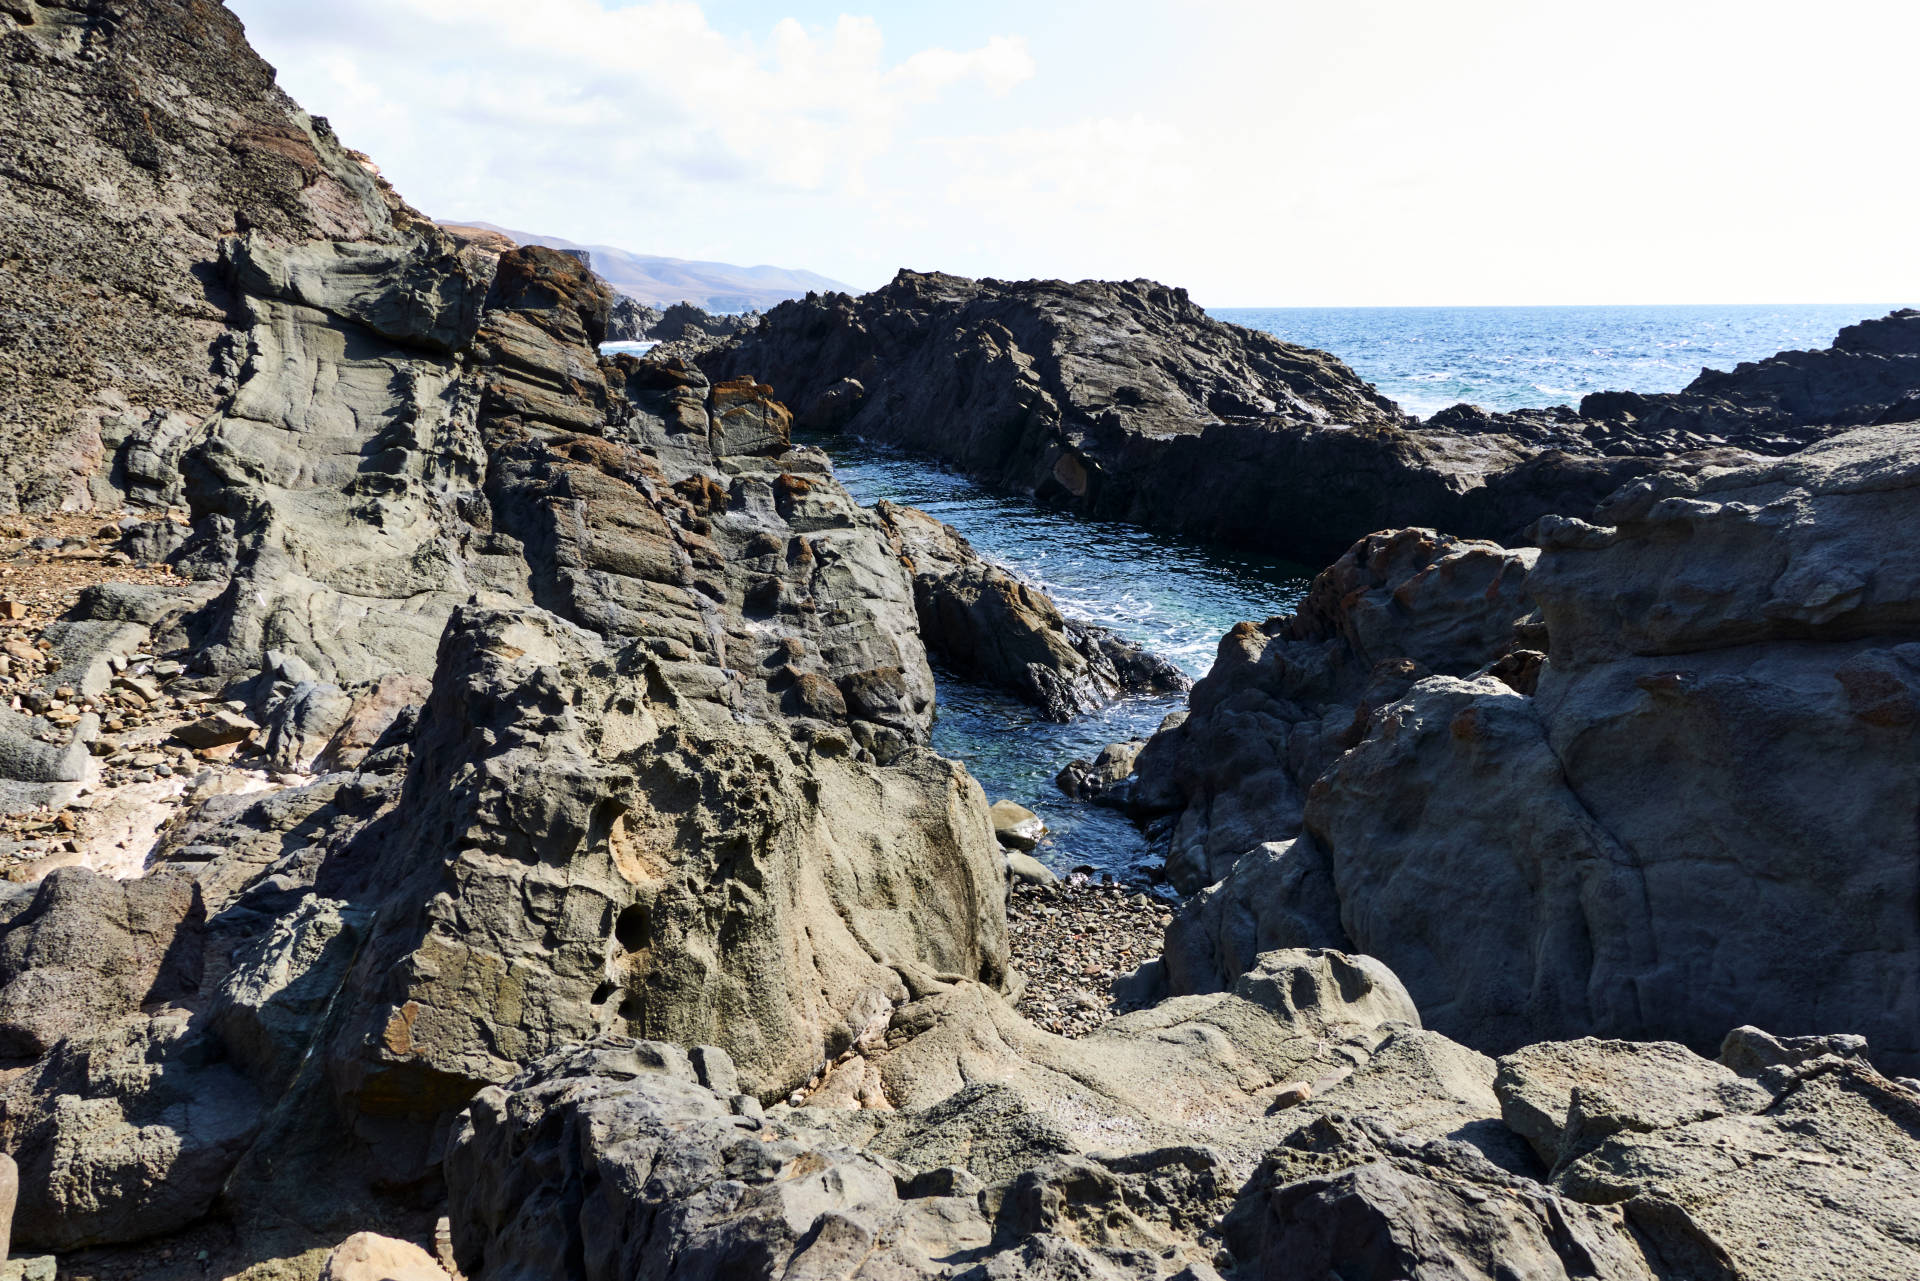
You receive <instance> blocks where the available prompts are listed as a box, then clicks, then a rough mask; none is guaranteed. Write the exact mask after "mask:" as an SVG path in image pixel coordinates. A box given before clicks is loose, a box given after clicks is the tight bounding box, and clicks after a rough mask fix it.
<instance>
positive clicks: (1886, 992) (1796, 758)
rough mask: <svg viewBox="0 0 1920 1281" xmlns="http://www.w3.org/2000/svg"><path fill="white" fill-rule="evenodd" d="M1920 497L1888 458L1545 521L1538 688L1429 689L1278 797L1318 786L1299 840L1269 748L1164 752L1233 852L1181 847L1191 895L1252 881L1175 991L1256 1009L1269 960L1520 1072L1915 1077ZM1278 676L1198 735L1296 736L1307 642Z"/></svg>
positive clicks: (1201, 915)
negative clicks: (1837, 1040)
mask: <svg viewBox="0 0 1920 1281" xmlns="http://www.w3.org/2000/svg"><path fill="white" fill-rule="evenodd" d="M1917 484H1920V437H1916V436H1915V435H1914V434H1913V432H1912V431H1911V430H1910V429H1907V428H1904V427H1900V426H1887V427H1877V428H1860V429H1856V430H1854V431H1851V432H1848V433H1844V434H1842V435H1839V436H1836V437H1833V438H1831V439H1829V440H1827V441H1824V442H1822V443H1820V444H1817V445H1814V446H1812V447H1810V448H1808V449H1807V450H1805V451H1803V452H1802V453H1800V454H1797V455H1794V456H1792V457H1790V458H1787V459H1783V460H1779V461H1775V462H1769V463H1766V464H1762V465H1756V466H1753V467H1749V468H1746V469H1741V470H1734V471H1723V472H1718V473H1703V474H1697V475H1693V476H1686V475H1671V476H1661V477H1656V478H1652V479H1649V480H1647V481H1644V482H1639V483H1636V484H1635V485H1632V486H1629V487H1627V488H1625V489H1623V490H1622V491H1621V492H1620V493H1619V494H1618V495H1617V496H1615V498H1614V499H1612V500H1611V502H1610V503H1609V505H1608V506H1607V507H1606V508H1605V509H1603V511H1602V513H1601V514H1602V516H1603V517H1604V518H1605V519H1606V520H1607V521H1608V522H1609V523H1608V524H1607V525H1604V526H1596V525H1590V524H1587V523H1585V522H1582V521H1577V520H1556V521H1550V522H1544V523H1543V526H1542V529H1541V543H1542V545H1543V546H1542V550H1541V552H1540V553H1539V560H1538V563H1537V564H1535V565H1534V566H1533V567H1532V568H1531V570H1528V571H1526V572H1525V573H1524V575H1522V574H1521V573H1520V572H1519V570H1520V569H1521V568H1523V565H1522V563H1520V562H1516V572H1515V579H1514V586H1515V588H1516V589H1517V591H1518V592H1523V593H1524V596H1525V597H1527V598H1531V601H1532V602H1533V604H1534V605H1536V606H1537V608H1538V610H1539V624H1540V627H1541V629H1542V630H1543V631H1544V635H1545V639H1546V659H1545V662H1544V664H1539V665H1538V666H1537V670H1535V671H1533V672H1532V674H1531V675H1530V677H1529V680H1528V681H1521V682H1515V681H1514V680H1513V679H1512V677H1513V673H1512V671H1511V670H1510V668H1511V666H1513V665H1514V664H1516V662H1517V661H1518V658H1519V656H1518V655H1517V654H1509V655H1508V656H1507V657H1506V658H1504V659H1502V660H1500V662H1499V663H1496V664H1494V665H1493V666H1490V667H1488V668H1487V669H1485V670H1484V671H1482V672H1480V673H1476V674H1470V675H1465V676H1461V675H1433V676H1427V677H1425V678H1423V679H1418V680H1415V681H1412V682H1411V683H1409V684H1408V685H1407V686H1406V687H1405V688H1404V689H1402V690H1401V691H1400V693H1399V694H1398V695H1394V694H1393V693H1392V692H1391V691H1389V695H1388V697H1387V698H1386V699H1384V700H1383V701H1380V702H1374V703H1367V704H1365V706H1364V707H1363V712H1364V714H1365V715H1364V720H1363V721H1359V722H1355V723H1354V724H1353V725H1352V726H1351V728H1350V730H1349V733H1348V738H1347V741H1346V742H1345V743H1343V744H1339V746H1341V747H1343V748H1344V749H1345V750H1344V752H1335V753H1332V754H1331V755H1329V756H1328V757H1327V758H1326V759H1325V763H1324V764H1322V763H1320V762H1318V761H1311V760H1310V761H1308V762H1307V770H1311V771H1314V772H1313V773H1311V774H1309V773H1307V771H1306V770H1303V771H1299V772H1296V773H1294V774H1292V775H1287V774H1286V772H1285V771H1284V770H1280V769H1278V767H1276V766H1273V765H1266V766H1265V768H1266V769H1268V770H1269V771H1271V772H1273V773H1274V775H1275V776H1276V777H1292V778H1294V779H1295V780H1301V779H1307V780H1310V785H1309V786H1308V787H1307V792H1306V800H1305V804H1304V806H1303V807H1302V808H1301V810H1300V812H1299V817H1298V819H1297V820H1296V818H1295V812H1294V810H1293V809H1292V808H1291V807H1290V806H1285V807H1283V806H1270V807H1267V808H1264V809H1262V808H1259V807H1257V806H1251V805H1248V804H1246V803H1244V802H1243V801H1242V800H1241V798H1249V799H1255V800H1257V798H1258V796H1259V790H1258V789H1255V788H1250V787H1246V786H1244V785H1243V784H1242V781H1241V780H1242V779H1243V778H1244V777H1245V776H1247V774H1248V773H1249V771H1244V770H1240V769H1239V768H1238V765H1239V756H1240V754H1242V753H1244V751H1245V750H1247V749H1245V748H1244V747H1239V746H1236V747H1235V748H1234V749H1233V751H1232V752H1231V753H1228V754H1222V755H1219V756H1218V758H1217V759H1212V758H1209V757H1208V755H1207V754H1206V752H1205V750H1204V748H1201V749H1196V748H1195V747H1194V745H1193V740H1192V731H1191V729H1189V728H1188V727H1182V729H1180V730H1178V731H1174V732H1173V733H1172V734H1169V735H1163V736H1162V738H1163V739H1165V740H1166V741H1165V742H1164V743H1162V744H1161V745H1160V747H1159V748H1158V749H1156V747H1155V746H1153V745H1150V746H1149V747H1148V749H1147V751H1146V752H1145V753H1143V755H1142V762H1141V769H1142V775H1143V777H1142V785H1141V791H1142V792H1143V793H1145V792H1151V791H1152V790H1153V788H1154V787H1156V786H1162V787H1165V788H1166V795H1167V796H1169V797H1171V798H1172V803H1174V804H1181V803H1185V802H1186V801H1187V798H1191V802H1190V803H1189V806H1188V808H1187V809H1186V810H1185V811H1183V812H1184V813H1185V814H1187V815H1190V816H1192V817H1186V818H1183V819H1182V824H1183V826H1184V828H1185V829H1186V830H1188V831H1192V830H1196V829H1198V828H1199V827H1200V826H1201V824H1202V822H1203V821H1204V830H1205V832H1206V833H1208V834H1209V835H1210V836H1211V837H1212V838H1213V839H1214V844H1213V845H1212V846H1211V847H1207V846H1206V845H1205V844H1204V842H1203V844H1202V846H1201V849H1202V851H1203V852H1204V853H1205V855H1206V858H1207V861H1206V863H1205V864H1204V866H1202V865H1201V864H1200V862H1199V860H1198V859H1197V858H1195V857H1194V856H1193V855H1192V854H1191V853H1188V852H1186V851H1187V850H1188V849H1189V848H1190V847H1189V846H1187V845H1181V846H1177V847H1176V850H1175V856H1176V858H1177V859H1179V860H1181V861H1180V862H1179V863H1178V864H1177V865H1178V866H1183V867H1187V866H1190V867H1192V868H1193V871H1192V873H1191V875H1192V876H1193V877H1194V879H1196V880H1197V879H1198V878H1199V877H1200V876H1205V875H1214V876H1220V875H1223V874H1224V878H1225V879H1224V880H1223V881H1222V883H1221V884H1220V885H1218V886H1216V887H1215V888H1214V889H1212V890H1210V891H1209V892H1208V894H1207V895H1205V896H1203V898H1202V899H1200V900H1198V901H1197V902H1196V903H1195V904H1194V905H1193V906H1191V907H1190V908H1189V909H1188V910H1187V914H1186V915H1185V916H1184V918H1183V920H1182V921H1181V922H1178V923H1176V925H1175V927H1174V929H1173V930H1172V931H1171V932H1170V936H1169V957H1168V972H1169V974H1170V975H1172V976H1174V983H1175V986H1174V989H1173V990H1176V991H1178V990H1206V989H1208V988H1209V987H1212V986H1216V985H1218V984H1219V983H1221V982H1224V981H1227V980H1229V979H1230V978H1231V976H1232V973H1233V964H1234V961H1235V958H1238V957H1241V956H1244V955H1245V954H1246V952H1247V950H1248V948H1249V947H1253V946H1273V945H1279V944H1293V945H1298V944H1301V943H1314V944H1319V945H1339V946H1345V947H1349V948H1354V949H1358V950H1361V951H1365V952H1367V953H1369V954H1372V955H1377V956H1380V957H1381V958H1383V959H1385V960H1386V961H1387V962H1388V963H1389V964H1391V965H1392V966H1394V968H1395V969H1396V971H1397V972H1399V973H1401V974H1402V975H1404V976H1407V978H1408V984H1409V987H1410V990H1412V992H1413V994H1414V996H1415V998H1416V999H1417V1000H1419V1001H1420V1002H1421V1004H1422V1009H1423V1010H1424V1011H1425V1012H1426V1015H1427V1017H1428V1019H1429V1021H1430V1022H1431V1023H1432V1024H1433V1025H1434V1026H1435V1027H1437V1028H1439V1029H1441V1030H1442V1031H1445V1032H1447V1033H1448V1034H1450V1035H1455V1036H1458V1037H1460V1038H1461V1039H1463V1040H1466V1041H1468V1042H1469V1043H1471V1044H1474V1045H1477V1046H1481V1047H1483V1048H1487V1049H1491V1050H1505V1049H1509V1048H1512V1047H1515V1046H1518V1045H1521V1044H1524V1043H1526V1042H1528V1041H1532V1040H1537V1039H1540V1038H1542V1037H1556V1036H1571V1035H1576V1034H1584V1033H1593V1034H1599V1035H1606V1036H1621V1037H1657V1038H1662V1039H1672V1040H1677V1041H1681V1042H1683V1043H1685V1044H1687V1045H1691V1046H1694V1047H1696V1048H1700V1049H1705V1048H1708V1047H1711V1046H1713V1045H1716V1044H1718V1042H1719V1040H1720V1038H1721V1037H1722V1036H1723V1035H1724V1034H1725V1032H1726V1031H1727V1029H1728V1028H1730V1027H1733V1026H1735V1025H1737V1024H1740V1023H1745V1022H1749V1021H1757V1022H1759V1023H1761V1024H1762V1025H1765V1026H1768V1027H1769V1028H1770V1030H1773V1031H1775V1032H1779V1033H1785V1034H1794V1035H1798V1034H1803V1033H1820V1032H1827V1031H1832V1030H1834V1029H1836V1028H1838V1027H1845V1028H1847V1029H1849V1030H1857V1031H1861V1032H1864V1033H1865V1034H1866V1035H1867V1036H1868V1037H1869V1038H1870V1039H1871V1040H1872V1041H1873V1043H1874V1045H1875V1047H1876V1054H1877V1055H1878V1061H1879V1062H1881V1063H1883V1064H1884V1065H1886V1066H1888V1067H1890V1068H1892V1069H1894V1070H1896V1071H1911V1070H1912V1067H1913V1065H1915V1064H1916V1063H1917V1062H1920V1043H1916V1041H1915V1039H1914V1028H1915V1027H1916V1026H1920V1009H1916V1007H1915V1006H1914V1004H1913V1002H1914V999H1915V997H1914V994H1915V993H1916V992H1920V924H1917V923H1916V920H1915V918H1914V916H1913V913H1912V912H1911V911H1909V910H1908V907H1909V906H1910V905H1911V903H1912V902H1913V901H1914V899H1915V896H1916V895H1920V879H1917V878H1920V871H1917V870H1916V869H1920V859H1916V857H1915V855H1916V846H1915V837H1914V833H1913V831H1912V825H1911V823H1910V822H1909V820H1908V816H1910V815H1911V814H1912V813H1913V809H1914V806H1915V805H1916V804H1920V798H1916V795H1915V791H1914V789H1915V785H1916V784H1915V779H1916V777H1920V773H1917V772H1916V763H1917V762H1916V752H1917V751H1920V744H1917V743H1916V739H1915V725H1916V724H1920V721H1917V720H1916V714H1915V712H1914V709H1915V708H1916V707H1920V701H1917V699H1920V695H1917V694H1916V690H1917V689H1920V687H1917V686H1916V683H1915V668H1914V666H1913V662H1912V657H1911V655H1910V653H1909V651H1910V650H1911V649H1912V648H1913V645H1912V637H1913V635H1914V629H1915V625H1916V622H1920V604H1917V602H1920V545H1916V543H1915V540H1914V538H1913V536H1912V534H1911V522H1910V521H1909V520H1908V518H1907V514H1908V513H1910V511H1911V509H1912V505H1913V502H1914V495H1915V486H1916V485H1917ZM1486 554H1487V555H1495V554H1496V553H1494V552H1493V551H1491V550H1490V551H1489V552H1488V553H1486ZM1488 599H1489V600H1490V601H1491V600H1493V596H1491V595H1490V596H1489V597H1488ZM1512 612H1513V611H1512V610H1511V609H1509V608H1506V607H1504V606H1503V607H1502V608H1500V609H1499V610H1497V611H1496V613H1497V614H1498V615H1510V614H1511V613H1512ZM1529 629H1530V625H1523V627H1522V631H1523V632H1527V631H1529ZM1251 639H1252V638H1251V637H1250V640H1251ZM1489 639H1490V637H1489ZM1400 643H1401V644H1402V645H1403V646H1404V645H1406V644H1407V642H1406V641H1405V640H1402V641H1401V642H1400ZM1255 644H1256V645H1259V646H1260V648H1259V649H1258V650H1256V652H1255V653H1254V654H1253V655H1252V656H1251V657H1252V659H1253V660H1254V661H1252V662H1250V663H1249V664H1248V665H1246V666H1245V667H1241V666H1238V665H1235V664H1234V662H1233V655H1231V654H1229V655H1228V658H1227V661H1225V662H1223V664H1222V666H1221V667H1220V668H1217V669H1216V676H1215V677H1214V678H1211V679H1212V680H1213V681H1214V682H1215V683H1214V684H1213V685H1212V686H1210V685H1209V683H1208V682H1202V683H1201V685H1200V686H1198V687H1196V690H1195V702H1196V705H1197V706H1198V705H1200V704H1202V702H1203V700H1204V703H1205V705H1207V706H1208V707H1218V708H1231V707H1233V706H1235V705H1236V702H1238V703H1241V704H1244V705H1247V706H1250V707H1253V708H1256V709H1258V708H1262V707H1268V706H1274V705H1277V704H1275V703H1273V702H1270V701H1269V700H1273V699H1274V692H1277V691H1279V690H1283V689H1284V688H1285V683H1284V680H1283V679H1282V677H1283V676H1284V673H1283V672H1282V671H1281V668H1280V666H1279V664H1280V662H1281V660H1282V659H1284V658H1285V657H1286V652H1285V651H1284V650H1282V652H1281V653H1280V654H1278V655H1276V656H1275V658H1274V659H1271V660H1267V661H1268V662H1269V663H1271V664H1273V666H1272V669H1271V672H1270V671H1269V669H1268V668H1266V667H1262V666H1260V665H1259V655H1260V653H1262V652H1264V651H1265V650H1272V649H1274V648H1275V645H1274V643H1273V642H1271V641H1265V640H1264V638H1262V640H1260V641H1256V642H1255ZM1536 661H1537V660H1533V659H1529V660H1527V662H1526V664H1525V666H1526V667H1527V668H1534V667H1535V665H1536ZM1503 675H1504V676H1505V677H1506V679H1502V676H1503ZM1529 682H1532V683H1529ZM1516 684H1518V685H1519V688H1516ZM1529 689H1531V690H1532V692H1531V693H1529V692H1526V691H1527V690H1529ZM1212 714H1213V715H1215V716H1218V713H1217V712H1216V713H1212ZM1200 716H1201V713H1200V712H1199V711H1198V710H1197V711H1196V714H1195V717H1192V718H1190V719H1189V722H1188V724H1189V726H1191V725H1193V724H1194V723H1195V721H1196V720H1199V718H1200ZM1201 723H1203V724H1204V723H1205V722H1201ZM1298 734H1299V730H1298V728H1297V725H1296V723H1294V722H1291V721H1289V720H1288V719H1287V717H1286V716H1285V715H1284V714H1282V715H1278V716H1276V715H1274V714H1273V713H1271V712H1269V713H1265V714H1264V716H1263V719H1261V720H1258V721H1255V722H1252V724H1251V728H1250V731H1249V732H1248V733H1247V734H1246V735H1243V736H1242V738H1243V739H1244V738H1251V739H1253V741H1254V742H1255V743H1256V744H1258V745H1259V746H1258V748H1256V749H1255V750H1259V751H1261V752H1262V753H1263V754H1262V755H1261V756H1260V757H1259V760H1260V761H1262V762H1264V761H1268V760H1270V759H1271V753H1272V751H1273V750H1274V748H1272V747H1269V746H1268V745H1269V744H1277V745H1278V746H1279V747H1281V748H1286V749H1294V744H1295V741H1296V738H1297V736H1298ZM1240 741H1241V740H1240V739H1236V740H1234V742H1235V743H1236V744H1238V743H1239V742H1240ZM1311 741H1312V740H1309V742H1311ZM1216 750H1218V751H1221V752H1223V753H1225V752H1226V749H1224V748H1222V749H1216ZM1156 759H1158V760H1161V761H1168V760H1171V761H1172V762H1173V765H1172V767H1171V768H1169V769H1168V770H1167V771H1166V772H1164V773H1160V772H1155V771H1151V770H1149V766H1150V765H1152V763H1153V762H1154V761H1155V760H1156ZM1196 765H1197V768H1196ZM1183 767H1184V768H1186V769H1188V770H1189V771H1191V772H1190V774H1189V775H1187V776H1186V777H1185V781H1184V782H1180V781H1178V780H1179V779H1180V778H1181V776H1180V775H1179V774H1178V772H1177V771H1178V769H1179V768H1183ZM1150 775H1151V776H1150ZM1276 790H1277V789H1276ZM1223 796H1224V797H1226V803H1224V804H1223V802H1222V799H1221V798H1222V797H1223ZM1223 815H1224V816H1225V818H1226V819H1229V820H1231V822H1232V823H1233V824H1237V825H1232V826H1230V825H1228V824H1227V823H1223V821H1222V816H1223ZM1249 816H1250V817H1249ZM1296 821H1297V822H1298V823H1299V824H1300V828H1301V829H1303V830H1304V833H1305V835H1304V836H1302V837H1301V838H1300V839H1299V840H1295V841H1293V843H1292V844H1291V845H1290V846H1286V847H1284V848H1281V847H1268V849H1267V851H1266V852H1264V853H1261V854H1259V855H1257V856H1250V857H1249V858H1248V859H1242V860H1241V861H1240V862H1239V863H1237V864H1235V863H1234V862H1233V857H1234V856H1233V854H1232V852H1231V848H1230V847H1231V846H1232V845H1233V844H1234V843H1236V842H1239V841H1245V842H1246V847H1247V848H1248V849H1252V848H1253V847H1254V846H1255V845H1257V844H1258V843H1259V842H1260V841H1263V840H1281V839H1285V838H1289V837H1291V836H1293V835H1294V832H1295V830H1296V829H1295V826H1294V825H1295V822H1296ZM1223 836H1224V837H1225V839H1221V838H1222V837H1223ZM1229 868H1231V870H1229ZM1336 926H1337V929H1336ZM1176 952H1177V953H1178V954H1179V956H1180V958H1181V960H1179V961H1178V962H1177V963H1176V960H1175V955H1174V954H1175V953H1176Z"/></svg>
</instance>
